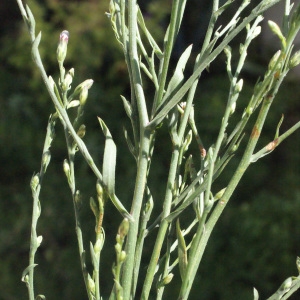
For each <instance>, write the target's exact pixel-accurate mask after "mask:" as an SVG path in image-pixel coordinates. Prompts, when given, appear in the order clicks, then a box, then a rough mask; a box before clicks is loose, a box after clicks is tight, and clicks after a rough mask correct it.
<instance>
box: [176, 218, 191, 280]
mask: <svg viewBox="0 0 300 300" xmlns="http://www.w3.org/2000/svg"><path fill="white" fill-rule="evenodd" d="M176 234H177V239H178V263H179V271H180V276H181V279H182V281H183V280H184V278H185V273H186V268H187V263H188V261H187V248H186V244H185V240H184V237H183V234H182V231H181V229H180V223H179V219H177V221H176Z"/></svg>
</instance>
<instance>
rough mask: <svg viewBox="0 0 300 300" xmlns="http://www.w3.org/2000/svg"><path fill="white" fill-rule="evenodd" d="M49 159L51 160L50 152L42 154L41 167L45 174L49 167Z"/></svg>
mask: <svg viewBox="0 0 300 300" xmlns="http://www.w3.org/2000/svg"><path fill="white" fill-rule="evenodd" d="M50 159H51V153H50V151H49V150H48V151H45V152H44V153H43V156H42V166H43V171H44V172H46V169H47V167H48V165H49V162H50Z"/></svg>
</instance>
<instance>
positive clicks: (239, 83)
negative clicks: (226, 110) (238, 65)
mask: <svg viewBox="0 0 300 300" xmlns="http://www.w3.org/2000/svg"><path fill="white" fill-rule="evenodd" d="M243 83H244V81H243V79H240V80H239V81H238V82H237V84H236V85H235V87H234V91H235V92H236V93H240V92H241V90H242V88H243Z"/></svg>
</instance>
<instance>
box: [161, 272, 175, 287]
mask: <svg viewBox="0 0 300 300" xmlns="http://www.w3.org/2000/svg"><path fill="white" fill-rule="evenodd" d="M173 277H174V274H173V273H169V274H168V275H167V276H166V277H165V278H164V279H163V282H162V283H163V285H167V284H169V283H170V282H171V280H172V279H173Z"/></svg>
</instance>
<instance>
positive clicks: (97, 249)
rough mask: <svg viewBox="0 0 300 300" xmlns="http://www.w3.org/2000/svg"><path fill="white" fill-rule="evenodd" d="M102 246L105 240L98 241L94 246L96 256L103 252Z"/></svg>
mask: <svg viewBox="0 0 300 300" xmlns="http://www.w3.org/2000/svg"><path fill="white" fill-rule="evenodd" d="M102 246H103V240H102V239H97V241H96V243H95V245H94V251H95V254H99V253H100V251H101V250H102Z"/></svg>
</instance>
